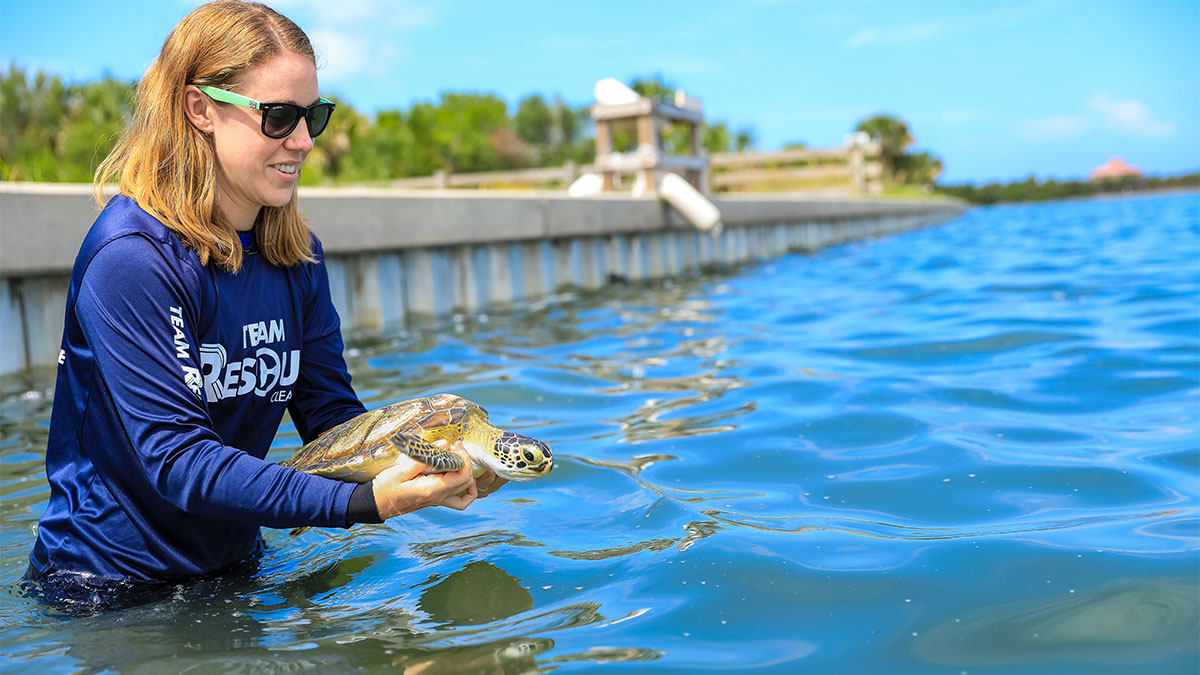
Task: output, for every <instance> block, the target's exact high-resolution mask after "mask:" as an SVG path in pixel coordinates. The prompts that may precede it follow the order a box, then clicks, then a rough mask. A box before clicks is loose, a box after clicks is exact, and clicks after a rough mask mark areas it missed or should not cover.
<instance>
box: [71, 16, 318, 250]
mask: <svg viewBox="0 0 1200 675" xmlns="http://www.w3.org/2000/svg"><path fill="white" fill-rule="evenodd" d="M285 50H287V51H291V52H295V53H296V54H300V55H302V56H305V57H307V58H309V59H310V60H312V61H313V63H314V65H315V63H316V57H315V56H314V54H313V48H312V44H311V43H310V42H309V41H308V36H307V35H305V34H304V31H302V30H300V28H299V26H297V25H296V24H295V23H293V22H292V21H291V20H290V19H288V18H287V17H285V16H283V15H282V14H279V13H278V12H276V11H275V10H273V9H271V8H270V7H267V6H266V5H262V4H259V3H253V2H241V1H240V0H219V1H218V2H212V3H209V4H206V5H202V6H200V7H198V8H196V10H195V11H193V12H192V13H191V14H188V15H187V16H185V17H184V18H183V19H181V20H180V21H179V23H178V24H176V25H175V28H174V29H173V30H172V31H171V34H170V35H168V36H167V40H166V42H164V43H163V47H162V51H161V52H160V53H159V55H158V58H157V59H155V60H154V63H152V64H151V65H150V67H149V68H148V69H147V70H146V74H145V75H144V76H143V77H142V80H141V82H140V83H139V85H138V88H137V97H136V101H135V104H134V112H133V120H132V122H131V123H130V125H129V127H128V128H127V129H126V130H125V132H124V134H123V135H122V136H121V138H120V140H119V141H118V142H117V144H116V147H114V148H113V151H112V152H111V153H110V154H109V155H108V157H106V158H105V159H104V161H103V162H101V164H100V166H99V168H97V170H96V177H95V181H94V183H93V188H94V191H95V197H96V202H97V203H98V204H100V205H103V204H104V203H105V200H104V196H103V187H104V184H105V183H106V182H107V181H108V180H110V179H111V178H112V177H114V176H118V177H119V179H120V190H121V192H122V193H123V194H125V195H126V196H128V197H130V198H132V199H133V200H135V201H136V202H137V203H138V205H139V206H141V207H142V208H143V209H145V210H146V211H147V212H149V213H151V214H153V215H154V216H155V217H156V218H158V219H159V220H160V221H162V223H163V224H164V225H166V226H167V227H168V228H170V229H171V231H173V232H174V233H175V234H176V235H178V237H179V238H180V240H182V241H183V243H184V245H186V246H188V247H189V248H192V249H194V250H195V251H196V254H197V255H198V256H199V257H200V262H201V264H204V265H207V264H209V263H210V262H212V263H215V264H216V265H219V266H220V267H221V268H223V269H225V270H228V271H231V272H235V271H237V270H238V269H240V268H241V266H242V245H241V242H240V240H239V239H238V236H237V231H236V230H235V229H234V228H233V225H232V224H231V223H230V222H229V221H228V220H227V219H226V218H225V216H224V215H223V213H222V212H221V209H220V208H219V205H218V195H217V190H216V157H215V153H214V152H213V146H212V142H211V139H210V138H209V137H208V136H207V135H206V134H204V133H203V132H201V131H200V130H199V129H197V128H196V127H194V126H192V124H191V122H189V121H188V118H187V116H186V115H185V114H184V91H185V87H186V85H189V84H195V85H210V86H214V87H220V88H223V89H229V88H233V87H234V86H235V85H236V82H237V80H238V77H239V75H241V73H242V71H244V70H245V69H247V68H251V67H254V66H257V65H261V64H263V63H265V62H266V61H268V60H269V59H270V58H272V57H274V56H276V55H277V54H280V53H281V52H284V51H285ZM254 233H255V234H254V236H255V240H256V243H257V244H258V249H259V253H260V254H261V255H262V256H263V258H265V259H266V260H267V261H268V262H270V263H271V264H274V265H279V266H286V265H293V264H296V263H298V262H301V261H312V260H314V258H313V254H312V242H311V235H310V233H309V229H308V225H307V224H305V222H304V218H303V216H301V215H300V211H299V209H298V208H297V204H296V193H295V191H294V190H293V192H292V198H291V200H290V201H289V202H288V203H287V204H285V205H284V206H279V207H272V206H264V207H263V208H262V209H261V210H260V211H259V215H258V220H257V221H256V222H255V227H254Z"/></svg>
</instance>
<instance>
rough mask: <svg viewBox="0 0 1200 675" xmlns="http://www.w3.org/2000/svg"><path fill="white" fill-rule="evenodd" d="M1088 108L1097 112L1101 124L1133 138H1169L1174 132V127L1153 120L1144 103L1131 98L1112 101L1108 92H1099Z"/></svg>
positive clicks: (1089, 102) (1090, 101)
mask: <svg viewBox="0 0 1200 675" xmlns="http://www.w3.org/2000/svg"><path fill="white" fill-rule="evenodd" d="M1088 106H1089V107H1090V108H1092V110H1094V111H1096V112H1098V113H1099V114H1100V117H1101V120H1100V121H1101V123H1102V124H1103V125H1104V126H1105V127H1107V128H1109V129H1112V130H1113V131H1119V132H1122V133H1126V134H1131V135H1134V136H1169V135H1170V134H1171V133H1172V132H1174V131H1175V125H1173V124H1169V123H1167V122H1160V121H1158V120H1156V119H1154V115H1153V114H1152V113H1151V112H1150V109H1149V108H1147V107H1146V105H1145V104H1144V103H1142V102H1141V101H1138V100H1135V99H1132V98H1127V99H1114V98H1112V97H1111V96H1109V95H1108V92H1100V93H1099V94H1096V95H1095V96H1093V97H1092V98H1091V99H1090V100H1089V101H1088Z"/></svg>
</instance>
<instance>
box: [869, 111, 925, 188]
mask: <svg viewBox="0 0 1200 675" xmlns="http://www.w3.org/2000/svg"><path fill="white" fill-rule="evenodd" d="M856 130H857V131H865V132H866V133H867V134H868V135H869V136H870V137H871V140H873V141H876V142H878V143H879V163H880V164H883V167H884V170H885V171H886V172H887V174H888V176H889V177H891V178H895V177H896V169H897V168H898V167H897V164H898V161H897V160H899V158H900V157H901V156H903V155H904V151H905V149H907V148H908V146H909V145H911V144H912V142H913V137H912V135H911V134H909V132H908V124H906V123H905V122H904V120H902V119H900V118H898V117H894V116H892V115H875V116H874V117H868V118H867V119H865V120H863V121H861V122H859V123H858V127H856Z"/></svg>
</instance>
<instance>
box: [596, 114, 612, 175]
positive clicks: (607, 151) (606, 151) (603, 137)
mask: <svg viewBox="0 0 1200 675" xmlns="http://www.w3.org/2000/svg"><path fill="white" fill-rule="evenodd" d="M610 124H611V123H610V122H609V121H608V120H597V121H596V163H597V164H599V163H600V162H601V161H603V158H605V157H608V156H609V155H611V154H612V149H613V142H612V126H611V125H610ZM601 176H603V178H604V191H605V192H612V191H613V172H612V171H609V170H605V171H603V172H602V173H601Z"/></svg>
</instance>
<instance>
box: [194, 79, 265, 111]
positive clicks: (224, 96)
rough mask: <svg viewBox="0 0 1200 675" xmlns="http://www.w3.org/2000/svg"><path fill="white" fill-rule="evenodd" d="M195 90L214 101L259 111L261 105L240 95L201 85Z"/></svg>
mask: <svg viewBox="0 0 1200 675" xmlns="http://www.w3.org/2000/svg"><path fill="white" fill-rule="evenodd" d="M196 88H197V89H199V90H200V91H202V92H204V93H205V94H208V97H209V98H211V99H212V100H214V101H220V102H222V103H232V104H234V105H241V106H246V107H247V108H254V109H255V110H259V109H260V107H261V106H262V104H261V103H259V102H258V101H255V100H254V99H252V98H248V97H246V96H242V95H241V94H235V93H233V92H232V91H225V90H224V89H217V88H216V87H210V86H208V85H202V84H198V85H196Z"/></svg>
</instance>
